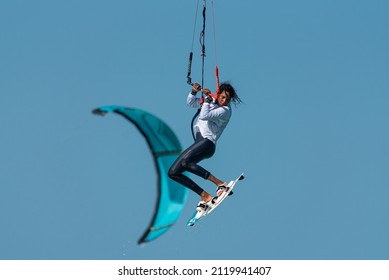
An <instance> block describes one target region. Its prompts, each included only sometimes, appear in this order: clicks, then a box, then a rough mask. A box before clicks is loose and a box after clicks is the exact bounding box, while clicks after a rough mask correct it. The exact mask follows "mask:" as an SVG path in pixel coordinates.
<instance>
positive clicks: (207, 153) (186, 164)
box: [168, 133, 216, 195]
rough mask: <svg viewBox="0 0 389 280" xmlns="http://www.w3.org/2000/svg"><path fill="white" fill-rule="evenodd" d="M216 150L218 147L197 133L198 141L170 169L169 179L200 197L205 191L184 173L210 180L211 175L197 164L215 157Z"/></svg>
mask: <svg viewBox="0 0 389 280" xmlns="http://www.w3.org/2000/svg"><path fill="white" fill-rule="evenodd" d="M215 150H216V146H215V144H214V143H213V142H212V141H211V140H209V139H206V138H203V137H202V136H201V134H200V133H197V134H196V141H195V142H194V143H193V144H192V145H191V146H190V147H189V148H187V149H186V150H185V151H184V152H182V154H181V155H180V156H179V157H178V158H177V159H176V161H175V162H174V163H173V165H172V166H171V167H170V169H169V173H168V175H169V177H170V178H171V179H173V180H174V181H176V182H178V183H180V184H181V185H184V186H185V187H187V188H189V189H191V190H192V191H194V192H195V193H197V194H198V195H201V193H202V192H203V189H202V188H201V187H200V186H199V185H197V184H196V183H195V182H194V181H193V180H191V179H190V178H188V177H187V176H185V175H184V174H182V173H184V172H185V171H188V172H190V173H193V174H195V175H197V176H200V177H202V178H204V179H208V177H209V175H211V173H209V172H208V171H207V170H205V169H204V168H202V167H201V166H200V165H197V163H199V162H200V161H202V160H203V159H206V158H210V157H211V156H213V154H214V153H215Z"/></svg>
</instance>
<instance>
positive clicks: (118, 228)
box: [0, 0, 389, 259]
mask: <svg viewBox="0 0 389 280" xmlns="http://www.w3.org/2000/svg"><path fill="white" fill-rule="evenodd" d="M196 2H197V1H195V0H193V1H192V0H185V1H179V0H173V1H123V0H121V1H119V0H115V1H103V0H98V1H96V0H95V1H86V0H82V1H74V0H73V1H58V0H50V1H48V0H37V1H25V0H15V1H2V2H1V3H0V35H1V44H0V61H1V63H0V98H1V99H0V100H1V104H2V110H1V111H0V126H1V137H0V139H1V140H0V144H1V145H0V154H1V159H0V225H1V230H0V259H388V258H389V253H388V252H389V241H388V238H387V236H389V224H388V222H387V221H388V220H389V203H388V200H389V190H388V186H389V172H388V169H389V147H388V143H389V129H388V121H389V113H388V105H389V79H388V74H389V53H388V49H389V39H388V36H387V30H388V28H389V19H388V17H387V14H388V11H389V3H388V2H387V1H383V0H382V1H379V0H372V1H358V0H356V1H355V0H354V1H351V0H350V1H349V0H340V1H332V0H326V1H307V0H306V1H303V0H296V1H285V0H279V1H257V0H244V1H226V0H224V1H220V0H215V24H216V42H217V44H216V49H217V62H218V66H219V69H220V79H221V80H222V81H223V80H229V81H231V82H232V83H233V84H234V86H235V87H236V89H237V91H238V94H239V95H240V97H241V98H242V99H243V101H244V104H242V105H240V106H238V107H237V108H233V109H234V112H233V118H232V120H231V122H230V124H229V126H228V128H227V129H226V131H225V133H224V134H223V136H222V138H221V139H220V141H219V143H218V146H217V152H216V154H215V156H214V157H213V158H212V159H209V160H206V161H204V162H203V166H204V167H206V168H208V169H209V170H210V171H211V172H213V173H214V174H215V175H216V176H218V177H221V178H222V179H224V180H226V181H228V180H231V179H234V178H235V177H236V176H237V175H239V174H240V173H241V172H242V171H244V172H245V174H246V179H245V180H244V181H242V182H240V183H239V185H237V189H236V192H235V195H234V196H233V197H231V199H229V200H227V201H226V202H225V204H224V205H223V206H221V207H220V208H219V209H218V210H217V211H215V212H214V213H213V214H212V216H209V217H208V218H207V219H206V220H204V221H203V222H201V223H199V224H198V225H196V226H195V227H194V228H188V227H187V226H186V221H187V219H188V218H189V217H190V215H191V214H192V212H193V210H194V207H195V205H196V203H197V201H198V197H197V196H196V195H195V194H192V193H191V194H190V195H189V198H188V202H187V204H186V206H185V208H184V211H183V212H182V215H181V217H180V219H179V220H178V222H177V224H176V225H175V226H174V227H173V228H172V229H171V230H170V231H169V232H168V233H167V234H165V235H164V236H162V237H161V238H160V239H158V240H156V241H154V242H152V243H149V244H147V245H146V246H144V247H139V246H138V245H136V241H137V239H138V238H139V237H140V235H141V234H142V232H143V231H144V229H145V228H146V226H147V225H148V223H149V219H150V217H151V215H152V212H153V207H154V203H155V199H156V187H155V182H156V177H155V172H154V166H153V163H152V159H151V155H150V154H149V151H148V149H147V146H146V143H145V141H144V139H142V137H141V136H140V134H139V133H138V132H137V130H136V129H135V127H133V126H132V125H130V124H129V123H128V122H126V121H125V120H124V119H121V118H120V117H118V116H114V115H109V116H107V117H105V118H99V117H96V116H94V115H92V114H91V113H90V112H91V110H92V109H93V108H96V107H99V106H102V105H112V104H116V105H123V106H128V107H135V108H141V109H144V110H146V111H149V112H151V113H153V114H155V115H157V116H159V117H161V118H162V119H163V120H165V121H166V122H167V123H168V124H169V125H170V126H171V127H172V128H173V130H174V131H175V132H176V134H177V136H178V137H179V138H180V140H181V143H182V145H183V146H185V147H186V146H188V145H190V144H191V141H192V139H191V134H190V127H189V126H190V120H191V118H192V116H193V114H194V111H193V110H192V109H190V108H188V107H187V106H186V105H185V99H186V95H187V92H188V91H189V90H190V87H189V86H188V85H187V84H186V70H187V59H188V54H189V51H190V48H191V41H192V31H193V24H194V15H195V8H196ZM208 3H209V4H210V1H208ZM208 11H209V14H208V25H207V27H208V29H207V38H206V46H207V57H206V78H205V83H206V85H208V87H210V88H213V87H214V77H213V69H214V66H215V53H214V45H213V37H212V32H213V31H212V24H211V21H212V18H211V13H210V12H211V6H210V5H209V7H208ZM198 23H199V24H200V21H199V22H198ZM199 31H200V25H199V26H198V28H197V32H199ZM196 38H197V34H196ZM194 51H195V54H194V62H193V63H194V65H193V69H192V78H193V80H194V81H196V80H197V81H200V77H201V76H200V56H199V52H200V51H199V46H198V44H197V40H196V44H195V50H194ZM196 180H197V179H196ZM198 182H199V183H200V184H201V185H202V186H203V187H204V188H206V189H208V190H210V191H212V190H213V188H214V187H213V185H211V183H209V182H206V181H203V180H202V179H198ZM218 244H228V246H219V247H216V248H217V249H215V246H217V245H218Z"/></svg>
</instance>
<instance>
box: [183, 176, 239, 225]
mask: <svg viewBox="0 0 389 280" xmlns="http://www.w3.org/2000/svg"><path fill="white" fill-rule="evenodd" d="M243 179H244V176H243V173H242V174H240V175H239V177H238V178H236V179H235V180H233V181H231V182H230V183H228V185H227V189H226V190H225V191H223V193H222V194H221V195H220V196H219V197H217V199H216V200H215V203H213V204H211V205H210V206H208V208H207V210H205V211H197V210H196V211H195V212H194V213H193V215H192V217H191V218H190V219H189V221H188V223H187V226H194V225H195V224H196V223H197V222H198V221H199V220H201V219H202V218H204V217H206V216H208V215H209V214H210V213H211V212H212V211H213V210H215V209H216V208H217V207H218V206H219V205H220V204H221V203H222V202H223V201H224V200H225V199H226V198H227V197H228V196H229V195H230V194H231V192H232V189H233V188H234V186H235V185H236V183H237V182H238V181H239V180H243Z"/></svg>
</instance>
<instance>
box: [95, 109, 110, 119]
mask: <svg viewBox="0 0 389 280" xmlns="http://www.w3.org/2000/svg"><path fill="white" fill-rule="evenodd" d="M92 114H94V115H97V116H102V117H104V116H105V115H106V114H107V112H105V111H103V110H101V109H100V108H96V109H93V110H92Z"/></svg>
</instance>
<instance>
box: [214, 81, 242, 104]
mask: <svg viewBox="0 0 389 280" xmlns="http://www.w3.org/2000/svg"><path fill="white" fill-rule="evenodd" d="M223 91H226V92H228V93H229V94H230V100H231V101H232V102H233V103H234V104H235V105H236V104H239V103H242V100H241V99H240V98H239V96H238V94H236V91H235V89H234V87H233V86H232V85H231V83H229V82H223V83H221V84H220V86H219V93H222V92H223Z"/></svg>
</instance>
